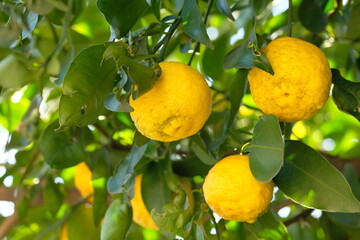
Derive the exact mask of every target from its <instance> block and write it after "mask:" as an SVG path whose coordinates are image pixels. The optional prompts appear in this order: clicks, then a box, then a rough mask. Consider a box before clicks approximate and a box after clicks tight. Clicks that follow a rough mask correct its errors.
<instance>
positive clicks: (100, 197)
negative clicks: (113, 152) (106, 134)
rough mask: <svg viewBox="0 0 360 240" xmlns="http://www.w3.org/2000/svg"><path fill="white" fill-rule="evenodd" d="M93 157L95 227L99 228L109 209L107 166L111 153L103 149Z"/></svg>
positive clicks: (94, 153) (92, 155)
mask: <svg viewBox="0 0 360 240" xmlns="http://www.w3.org/2000/svg"><path fill="white" fill-rule="evenodd" d="M91 157H92V160H93V167H92V186H93V188H94V202H93V215H94V224H95V226H99V224H100V222H101V220H102V219H103V218H104V215H105V212H106V209H107V200H108V192H107V189H106V184H107V179H108V177H109V169H108V165H107V164H108V163H107V159H109V152H108V151H107V149H106V148H101V149H100V150H98V151H95V152H93V153H92V154H91Z"/></svg>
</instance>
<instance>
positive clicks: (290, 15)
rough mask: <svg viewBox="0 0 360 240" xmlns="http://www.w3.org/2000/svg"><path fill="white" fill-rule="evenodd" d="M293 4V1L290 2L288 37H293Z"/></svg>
mask: <svg viewBox="0 0 360 240" xmlns="http://www.w3.org/2000/svg"><path fill="white" fill-rule="evenodd" d="M292 15H293V4H292V0H289V8H288V34H287V35H288V36H289V37H291V35H292V24H293V23H292V21H293V16H292Z"/></svg>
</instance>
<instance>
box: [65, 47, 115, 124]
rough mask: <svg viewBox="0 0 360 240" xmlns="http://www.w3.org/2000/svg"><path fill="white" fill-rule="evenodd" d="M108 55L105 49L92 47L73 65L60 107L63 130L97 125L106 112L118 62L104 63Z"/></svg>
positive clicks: (66, 77) (81, 54)
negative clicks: (97, 121)
mask: <svg viewBox="0 0 360 240" xmlns="http://www.w3.org/2000/svg"><path fill="white" fill-rule="evenodd" d="M104 51H105V46H104V45H95V46H92V47H89V48H87V49H85V50H83V51H82V52H80V54H78V55H77V56H76V57H75V59H74V60H73V62H72V63H71V66H70V68H69V70H68V72H67V74H66V76H65V79H64V84H63V95H62V96H61V99H60V104H59V121H60V126H61V127H68V126H74V125H76V126H79V127H81V126H86V125H88V124H91V123H94V122H95V121H96V120H97V117H98V116H99V114H100V112H101V111H102V110H103V108H104V102H105V98H106V96H107V94H108V93H110V92H111V90H112V88H113V86H114V80H115V75H116V67H115V61H112V60H107V61H105V62H103V53H104Z"/></svg>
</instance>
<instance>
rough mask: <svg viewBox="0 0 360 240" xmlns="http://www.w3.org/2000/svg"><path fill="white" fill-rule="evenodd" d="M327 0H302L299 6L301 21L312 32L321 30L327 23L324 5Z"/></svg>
mask: <svg viewBox="0 0 360 240" xmlns="http://www.w3.org/2000/svg"><path fill="white" fill-rule="evenodd" d="M327 2H328V0H303V1H302V2H301V4H300V7H299V19H300V21H301V23H302V24H303V25H304V26H305V27H306V28H307V29H309V30H310V31H312V32H313V33H320V32H321V31H323V30H324V29H325V27H326V25H327V23H328V19H327V14H326V12H325V7H326V5H327Z"/></svg>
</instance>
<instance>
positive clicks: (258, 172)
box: [245, 114, 284, 182]
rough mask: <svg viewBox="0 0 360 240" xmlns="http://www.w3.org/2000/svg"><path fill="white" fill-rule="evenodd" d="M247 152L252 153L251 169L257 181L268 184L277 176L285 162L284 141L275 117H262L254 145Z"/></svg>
mask: <svg viewBox="0 0 360 240" xmlns="http://www.w3.org/2000/svg"><path fill="white" fill-rule="evenodd" d="M245 150H248V151H250V169H251V172H252V174H253V175H254V177H255V178H256V179H257V180H259V181H261V182H268V181H270V180H271V179H272V178H273V177H275V176H276V174H277V173H278V172H279V171H280V168H281V166H282V164H283V160H284V140H283V138H282V135H281V129H280V125H279V120H278V119H277V118H276V117H275V116H274V115H271V114H269V115H263V116H261V117H260V121H259V122H258V123H257V124H256V126H255V128H254V134H253V140H252V143H251V144H250V145H248V146H247V147H246V148H245Z"/></svg>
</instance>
